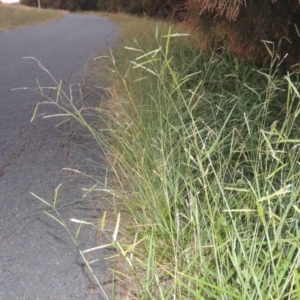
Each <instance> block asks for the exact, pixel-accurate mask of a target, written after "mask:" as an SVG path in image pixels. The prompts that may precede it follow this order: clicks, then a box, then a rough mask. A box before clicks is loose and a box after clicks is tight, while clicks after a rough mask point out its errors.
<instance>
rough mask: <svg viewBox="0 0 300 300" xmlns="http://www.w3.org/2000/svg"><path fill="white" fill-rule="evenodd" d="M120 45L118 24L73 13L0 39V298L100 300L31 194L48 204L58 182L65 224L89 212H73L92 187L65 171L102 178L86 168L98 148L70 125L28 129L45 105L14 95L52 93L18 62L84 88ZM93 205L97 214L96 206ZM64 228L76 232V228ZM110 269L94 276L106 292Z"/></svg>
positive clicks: (88, 235) (86, 241)
mask: <svg viewBox="0 0 300 300" xmlns="http://www.w3.org/2000/svg"><path fill="white" fill-rule="evenodd" d="M117 38H118V26H117V25H116V24H115V23H113V22H111V21H109V20H106V19H102V18H98V17H95V16H88V15H75V14H67V15H66V16H65V17H64V18H63V19H61V20H57V21H54V22H51V23H48V24H42V25H37V26H32V27H27V28H22V29H17V30H12V31H7V32H0V299H3V300H16V299H28V300H29V299H30V300H31V299H41V300H46V299H55V300H59V299H70V300H76V299H78V300H83V299H103V298H102V296H101V295H100V294H99V291H98V290H97V289H95V287H94V285H93V282H91V281H90V280H88V276H87V275H88V274H87V272H86V268H85V267H84V265H83V263H82V261H81V259H80V256H79V255H78V252H77V251H76V249H75V247H74V246H73V244H72V242H71V241H70V239H69V238H68V236H67V234H66V232H65V231H64V229H63V228H62V227H61V226H60V225H59V224H57V223H55V222H54V221H53V220H51V219H50V218H48V217H45V216H43V213H42V210H43V209H44V208H45V207H44V206H43V205H42V204H41V203H40V202H39V201H38V200H37V199H35V198H34V197H33V196H32V195H31V193H35V194H37V195H39V196H41V197H43V198H44V199H47V200H51V199H52V198H51V197H52V196H51V195H52V193H53V190H54V189H55V188H56V187H57V186H58V185H59V184H60V183H62V187H61V189H60V193H59V205H60V206H61V207H67V209H65V210H63V209H62V208H61V213H62V215H63V217H64V218H65V219H66V220H67V221H68V219H69V218H71V217H73V218H82V217H84V216H87V215H89V213H90V211H89V209H79V208H78V204H77V205H75V200H76V199H78V200H80V199H81V198H82V194H83V192H82V187H84V186H86V185H88V184H89V182H88V181H85V180H84V179H82V178H78V177H74V176H73V175H70V173H69V172H66V171H64V170H63V168H74V169H80V170H82V171H87V172H90V171H91V172H93V171H95V170H96V171H95V174H97V172H98V174H97V175H99V176H100V175H101V171H100V170H101V166H100V165H97V166H94V164H93V163H89V162H88V161H87V158H89V157H91V156H90V154H92V155H94V156H96V157H93V159H96V160H99V159H98V157H97V151H98V149H97V147H96V146H95V145H94V144H93V141H90V140H89V139H88V138H87V137H85V136H82V135H79V134H76V130H75V134H73V135H70V134H66V133H67V132H66V131H65V130H69V131H71V128H69V127H68V126H71V127H72V126H75V125H74V124H72V122H71V123H66V124H64V125H63V126H61V127H55V124H56V123H57V122H58V120H54V119H41V118H39V119H37V120H36V121H34V122H33V123H31V122H30V119H31V116H32V113H33V110H34V107H35V105H36V103H37V102H38V101H40V100H41V99H42V98H41V97H40V96H39V95H38V94H36V93H34V92H31V91H30V90H22V89H17V90H14V89H15V88H20V87H29V88H35V87H36V86H37V79H38V81H39V84H40V85H42V86H53V82H52V80H51V78H50V77H49V76H48V74H47V73H46V72H44V71H43V70H42V69H41V68H40V67H39V66H38V64H37V62H36V61H34V60H31V59H22V57H34V58H35V59H37V60H39V61H40V62H41V63H42V64H43V65H44V66H45V67H47V69H48V70H49V71H50V72H51V73H52V74H53V76H54V77H55V78H56V79H58V80H63V82H64V86H65V87H68V86H69V85H70V84H74V83H77V82H79V81H82V77H83V75H84V72H83V70H84V68H86V66H89V64H92V61H93V57H95V56H98V55H99V53H103V52H106V51H107V50H108V47H109V46H112V45H113V44H114V42H115V41H116V39H117ZM99 84H100V83H99ZM46 93H48V94H50V93H51V91H46ZM77 96H78V94H76V93H75V97H77ZM49 109H50V108H49ZM45 111H47V109H46V110H44V112H45ZM53 112H54V111H53ZM74 128H75V127H74ZM91 150H92V151H94V152H93V153H92V152H91ZM71 174H72V173H71ZM84 201H87V202H80V201H79V202H80V207H87V206H89V205H90V203H89V204H88V200H84ZM91 201H95V200H93V199H92V200H91ZM96 201H97V206H98V207H99V201H100V200H99V199H97V200H96ZM100 207H101V204H100ZM85 212H86V213H87V215H83V214H84V213H85ZM68 224H69V225H70V226H71V229H74V226H75V225H73V227H72V224H70V222H68ZM95 234H96V232H93V231H91V230H89V229H85V228H84V231H83V234H81V235H80V236H79V243H80V246H81V247H82V248H83V249H85V248H89V247H91V246H95V243H96V241H95ZM107 267H108V266H107V265H105V264H103V265H101V266H100V269H101V270H102V272H101V274H98V275H99V280H101V281H102V282H103V283H104V285H109V277H108V275H107V273H106V271H105V269H106V268H107Z"/></svg>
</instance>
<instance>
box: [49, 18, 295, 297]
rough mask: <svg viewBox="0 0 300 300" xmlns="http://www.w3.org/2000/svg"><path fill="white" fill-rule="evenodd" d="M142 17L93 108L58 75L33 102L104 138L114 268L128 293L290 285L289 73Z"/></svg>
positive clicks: (247, 290)
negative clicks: (45, 96) (45, 95)
mask: <svg viewBox="0 0 300 300" xmlns="http://www.w3.org/2000/svg"><path fill="white" fill-rule="evenodd" d="M143 22H146V21H145V19H141V23H139V22H137V19H136V20H135V25H134V26H127V27H124V28H127V29H130V28H131V30H132V31H131V32H130V33H129V31H126V32H125V33H124V35H125V36H129V34H131V35H132V37H133V38H132V39H130V40H129V41H127V42H126V47H125V48H123V49H122V50H119V51H118V50H116V51H114V54H112V55H111V56H109V57H108V58H109V59H110V63H109V68H110V71H111V73H110V74H111V77H110V78H111V79H113V80H114V86H113V87H111V88H110V89H107V91H108V95H109V96H110V97H109V99H108V100H107V101H104V102H102V103H101V106H100V107H99V108H96V109H91V108H90V107H86V106H85V105H84V103H83V106H82V107H81V109H77V108H76V105H75V104H74V103H73V101H74V100H73V97H72V96H67V95H66V94H65V93H63V91H61V89H60V87H61V85H60V84H59V83H57V84H58V89H57V97H56V100H54V101H52V102H51V101H50V100H49V101H48V102H46V103H50V104H55V105H59V108H60V114H57V116H61V117H66V116H67V117H69V116H71V117H73V118H74V119H76V120H77V121H78V122H79V123H81V124H82V125H83V126H85V127H86V128H88V129H89V130H90V132H91V134H92V135H93V136H94V137H95V138H96V140H97V141H98V143H99V145H101V147H103V148H105V151H106V154H107V156H106V159H107V162H108V163H109V164H110V172H109V173H110V174H111V176H110V177H109V178H107V180H106V181H105V187H104V188H101V186H100V184H99V185H97V188H95V190H98V191H100V192H101V194H100V195H101V197H104V196H103V195H105V196H107V198H108V199H109V201H110V202H109V205H110V208H111V210H114V211H115V216H116V220H117V221H116V226H115V229H114V233H113V234H112V237H110V235H109V234H108V235H107V237H108V238H109V239H110V242H109V243H108V244H107V245H109V247H113V248H114V249H115V251H116V255H115V256H114V257H113V259H117V260H118V261H119V262H121V263H123V268H124V270H126V271H122V269H116V270H115V278H116V279H117V280H118V281H119V283H121V284H123V285H125V288H127V290H128V291H129V294H128V295H129V296H128V297H129V298H136V299H241V300H245V299H249V300H250V299H251V300H253V299H300V284H299V282H300V281H299V279H300V275H299V266H300V251H299V249H300V248H299V238H300V230H299V213H300V200H299V197H298V194H299V191H300V180H299V179H300V178H299V177H300V165H299V159H300V139H299V137H298V135H299V134H298V133H299V125H298V123H299V115H300V103H299V98H300V94H299V85H300V82H299V73H293V74H289V73H287V74H285V75H282V74H280V73H279V72H278V68H277V67H278V64H280V63H281V62H279V61H278V60H277V59H276V56H274V57H273V64H272V66H271V67H270V68H269V69H256V68H254V67H253V66H249V65H244V64H242V63H241V62H239V61H238V60H237V59H236V58H235V57H233V56H231V55H230V53H229V52H228V51H227V50H226V49H221V51H218V52H213V53H208V52H205V51H202V50H201V49H197V48H196V47H195V45H194V39H193V37H191V36H188V35H186V34H184V33H182V32H179V31H177V30H176V31H175V30H174V29H169V28H168V27H167V26H165V24H162V23H161V24H160V25H159V26H158V27H156V29H154V30H152V35H151V36H149V32H151V28H152V29H153V28H154V27H155V26H154V25H155V22H152V21H151V22H149V23H147V24H148V26H147V27H145V26H141V24H145V23H143ZM124 28H123V29H124ZM144 28H147V32H146V31H145V30H144ZM127 29H124V30H127ZM138 32H140V33H141V34H139V33H138ZM266 45H269V44H266ZM268 49H269V48H268ZM219 50H220V49H219ZM269 51H270V55H273V53H272V51H271V50H270V49H269ZM103 59H104V58H103V57H102V60H101V63H103ZM61 96H62V97H65V98H66V99H67V103H66V104H67V105H66V104H63V105H60V104H59V103H60V102H59V101H58V99H60V97H61ZM91 112H93V115H94V117H96V119H97V120H99V119H100V121H101V122H100V123H98V124H101V126H96V125H95V124H97V123H93V125H91V123H90V120H91V119H90V117H91ZM95 112H96V114H95ZM100 223H101V229H103V228H105V224H106V219H105V218H103V219H102V221H101V222H100ZM120 233H121V234H120ZM103 247H105V245H100V246H99V247H98V248H99V249H100V248H103ZM94 250H95V251H97V248H95V249H89V250H88V251H94ZM82 253H84V251H83V252H82ZM123 292H124V290H123ZM123 298H124V295H123Z"/></svg>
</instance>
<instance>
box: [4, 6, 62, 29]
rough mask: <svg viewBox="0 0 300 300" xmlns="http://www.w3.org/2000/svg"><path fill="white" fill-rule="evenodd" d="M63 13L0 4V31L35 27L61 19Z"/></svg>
mask: <svg viewBox="0 0 300 300" xmlns="http://www.w3.org/2000/svg"><path fill="white" fill-rule="evenodd" d="M64 14H65V12H62V11H57V10H51V9H49V10H45V9H42V10H38V9H36V8H29V7H26V6H15V5H7V4H0V31H4V30H9V29H14V28H18V27H24V26H29V25H35V24H39V23H44V22H49V21H52V20H55V19H58V18H61V17H62V16H63V15H64Z"/></svg>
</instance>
